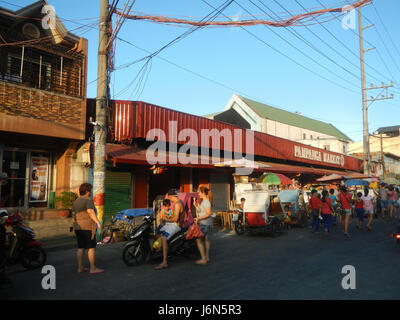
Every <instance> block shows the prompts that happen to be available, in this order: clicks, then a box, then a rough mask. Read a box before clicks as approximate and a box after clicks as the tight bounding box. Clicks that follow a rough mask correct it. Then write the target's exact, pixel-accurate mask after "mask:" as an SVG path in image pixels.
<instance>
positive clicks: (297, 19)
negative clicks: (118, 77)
mask: <svg viewBox="0 0 400 320" xmlns="http://www.w3.org/2000/svg"><path fill="white" fill-rule="evenodd" d="M371 1H372V0H359V1H357V2H355V3H353V4H352V6H353V7H354V8H357V7H359V6H362V5H364V4H366V3H369V2H371ZM327 12H340V14H343V12H342V7H340V8H328V9H320V10H314V11H312V12H308V13H302V14H298V15H294V16H292V17H290V18H289V19H283V20H280V21H269V20H259V19H256V17H255V16H253V17H254V18H255V19H254V20H240V21H233V20H232V19H230V18H229V20H230V21H192V20H187V19H176V18H168V17H163V16H139V15H131V14H125V13H124V12H120V11H118V10H116V11H115V13H116V14H119V15H123V16H126V17H127V18H128V19H132V20H151V21H154V22H159V23H166V24H181V23H183V24H189V25H193V26H201V27H206V26H236V27H243V26H254V25H258V24H262V25H268V26H271V27H288V26H295V25H299V26H302V25H304V23H306V22H307V21H309V19H310V17H311V16H322V15H324V14H325V13H327ZM225 17H226V18H228V17H227V16H225Z"/></svg>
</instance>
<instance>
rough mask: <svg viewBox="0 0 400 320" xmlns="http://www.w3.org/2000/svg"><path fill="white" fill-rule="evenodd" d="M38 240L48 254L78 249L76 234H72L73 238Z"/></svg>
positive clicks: (62, 237) (61, 237) (58, 237)
mask: <svg viewBox="0 0 400 320" xmlns="http://www.w3.org/2000/svg"><path fill="white" fill-rule="evenodd" d="M38 240H39V241H40V242H42V243H43V249H44V250H45V251H46V252H54V251H60V250H68V249H73V248H76V238H75V236H74V234H71V236H57V237H51V238H43V239H38Z"/></svg>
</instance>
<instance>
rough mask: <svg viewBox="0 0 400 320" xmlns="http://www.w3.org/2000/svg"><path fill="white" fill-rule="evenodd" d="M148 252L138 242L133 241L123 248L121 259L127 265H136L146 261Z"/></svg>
mask: <svg viewBox="0 0 400 320" xmlns="http://www.w3.org/2000/svg"><path fill="white" fill-rule="evenodd" d="M148 254H149V253H148V251H147V250H146V249H145V248H143V246H142V245H141V244H140V243H133V244H130V245H127V246H126V247H125V248H124V251H123V252H122V260H124V262H125V264H126V265H127V266H128V267H133V266H138V265H140V264H143V263H144V262H146V261H147V257H148Z"/></svg>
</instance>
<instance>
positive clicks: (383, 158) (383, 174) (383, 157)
mask: <svg viewBox="0 0 400 320" xmlns="http://www.w3.org/2000/svg"><path fill="white" fill-rule="evenodd" d="M380 140H381V166H382V178H383V179H385V155H384V154H383V137H382V133H381V134H380Z"/></svg>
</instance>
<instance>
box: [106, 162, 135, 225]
mask: <svg viewBox="0 0 400 320" xmlns="http://www.w3.org/2000/svg"><path fill="white" fill-rule="evenodd" d="M131 185H132V174H131V173H130V172H121V171H112V170H107V171H106V182H105V207H104V218H103V220H104V221H105V222H108V221H110V220H111V216H112V215H115V214H116V213H118V212H119V211H121V210H124V209H129V208H131V203H132V190H131Z"/></svg>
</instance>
